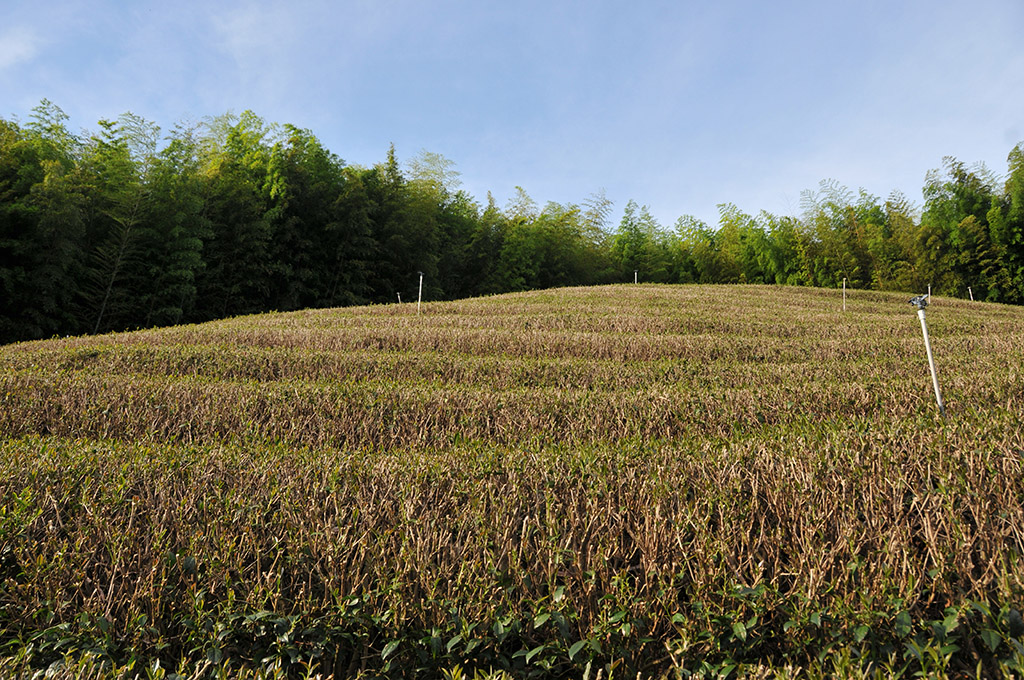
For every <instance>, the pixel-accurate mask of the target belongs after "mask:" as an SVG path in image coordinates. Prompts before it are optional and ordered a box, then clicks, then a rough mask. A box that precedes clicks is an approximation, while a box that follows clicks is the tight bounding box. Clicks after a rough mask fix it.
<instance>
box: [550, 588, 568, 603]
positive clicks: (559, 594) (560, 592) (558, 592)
mask: <svg viewBox="0 0 1024 680" xmlns="http://www.w3.org/2000/svg"><path fill="white" fill-rule="evenodd" d="M564 597H565V586H558V587H557V588H555V592H554V594H552V595H551V601H552V602H561V601H562V598H564Z"/></svg>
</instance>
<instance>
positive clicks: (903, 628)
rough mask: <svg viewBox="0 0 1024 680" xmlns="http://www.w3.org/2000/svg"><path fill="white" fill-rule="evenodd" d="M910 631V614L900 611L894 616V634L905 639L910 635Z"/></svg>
mask: <svg viewBox="0 0 1024 680" xmlns="http://www.w3.org/2000/svg"><path fill="white" fill-rule="evenodd" d="M910 630H911V625H910V614H909V613H908V612H906V611H902V612H900V613H899V614H897V615H896V634H897V635H899V636H900V637H906V636H907V635H909V634H910Z"/></svg>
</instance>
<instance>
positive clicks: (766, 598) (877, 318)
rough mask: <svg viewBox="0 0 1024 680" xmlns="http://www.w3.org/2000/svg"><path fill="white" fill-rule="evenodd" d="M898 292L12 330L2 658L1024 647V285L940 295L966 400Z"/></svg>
mask: <svg viewBox="0 0 1024 680" xmlns="http://www.w3.org/2000/svg"><path fill="white" fill-rule="evenodd" d="M907 297H908V296H907V295H902V294H895V293H882V292H866V291H850V293H849V298H848V300H847V308H846V311H844V310H843V300H842V293H841V291H835V290H821V289H809V288H785V287H783V288H780V287H770V286H711V285H708V286H699V285H686V286H668V285H625V286H603V287H589V288H566V289H557V290H547V291H537V292H529V293H514V294H505V295H497V296H492V297H486V298H476V299H471V300H464V301H458V302H439V303H427V304H424V305H423V307H422V309H421V310H420V313H417V306H416V305H415V304H404V305H373V306H367V307H353V308H344V309H330V310H309V311H301V312H289V313H276V314H262V315H256V316H245V317H237V318H232V319H227V320H223V321H217V322H211V323H206V324H200V325H192V326H179V327H173V328H164V329H156V330H146V331H137V332H132V333H119V334H111V335H104V336H87V337H77V338H66V339H54V340H48V341H36V342H29V343H21V344H16V345H9V346H5V347H0V432H3V433H5V436H4V438H2V439H0V480H2V481H0V499H2V507H3V508H5V510H4V513H3V515H2V516H0V532H2V537H3V545H4V546H5V547H4V548H3V552H2V554H0V603H2V609H0V649H3V650H7V651H5V652H3V654H4V655H6V656H5V658H6V659H7V661H0V670H4V669H7V670H9V671H10V670H12V669H20V670H22V671H24V670H25V669H28V668H38V667H45V666H47V665H49V664H51V663H53V662H55V661H58V660H61V659H63V662H64V663H65V664H68V666H67V667H68V668H82V667H84V666H83V664H85V665H88V664H89V663H91V662H90V659H91V658H98V659H100V660H106V661H107V662H109V663H110V664H112V666H110V667H109V668H113V669H117V668H122V669H123V668H125V667H126V666H131V664H135V665H134V666H131V667H132V668H134V671H133V672H141V671H140V669H141V668H142V667H143V666H145V667H147V668H150V669H151V670H152V668H153V664H154V663H155V662H156V660H160V666H161V668H162V669H179V670H181V671H182V672H184V673H192V672H195V671H196V669H198V668H200V667H201V666H202V665H203V664H204V663H207V662H208V663H209V664H212V667H214V668H222V669H233V670H232V672H236V671H237V670H238V669H239V668H243V667H244V668H248V669H262V670H260V671H259V672H261V673H271V674H272V673H274V672H277V671H274V670H273V669H274V668H276V669H278V671H280V672H285V671H287V672H289V673H296V672H298V669H299V668H300V667H301V668H306V669H307V670H309V669H312V670H313V671H315V672H318V673H323V674H325V675H326V674H330V673H337V674H339V675H353V674H356V673H359V672H364V673H384V674H391V675H403V674H408V673H411V672H412V670H413V669H417V668H419V669H420V670H421V672H423V673H426V674H433V675H438V674H440V673H442V672H454V669H456V668H463V669H465V670H466V672H468V673H470V675H472V672H471V671H472V670H474V669H480V670H486V669H495V670H497V669H505V670H506V671H507V672H509V673H511V674H512V675H514V676H517V677H518V676H524V677H525V676H527V675H530V674H531V673H533V674H556V675H559V674H569V675H579V674H581V673H583V672H585V671H586V669H587V668H590V673H591V676H592V677H593V675H595V674H596V673H597V671H598V670H599V669H605V670H604V673H605V675H606V676H608V675H609V674H610V673H611V672H612V669H617V670H615V673H616V674H619V673H623V672H624V674H625V675H627V676H629V677H635V676H636V675H637V673H640V674H641V675H644V676H646V675H655V676H656V675H660V674H665V673H669V674H671V673H683V674H686V673H698V674H699V673H707V674H713V673H716V672H720V671H724V670H726V669H727V668H732V669H733V670H734V671H735V672H737V673H740V674H746V673H753V674H756V673H758V672H764V671H765V669H768V668H771V669H775V670H779V669H786V668H788V669H790V670H791V671H793V670H794V669H801V670H802V671H803V672H805V673H806V674H807V675H809V676H811V677H815V676H829V675H835V674H837V673H840V672H847V673H854V672H860V671H862V670H863V671H872V672H873V671H880V670H881V669H883V668H888V669H889V671H887V672H891V673H893V674H896V673H897V672H904V673H906V674H907V675H909V674H912V673H913V672H917V671H924V672H928V673H935V672H938V671H941V672H946V671H947V670H949V669H960V670H964V671H968V670H969V671H971V672H973V671H974V670H975V669H976V668H981V669H984V670H986V672H989V673H999V672H1005V673H1009V672H1014V669H1016V672H1020V671H1021V670H1022V666H1021V663H1022V662H1024V652H1022V651H1021V650H1022V648H1021V647H1020V643H1021V635H1022V634H1024V624H1021V625H1020V626H1018V624H1017V622H1019V621H1020V614H1019V610H1020V609H1021V605H1022V601H1024V583H1022V582H1021V580H1020V575H1019V574H1020V570H1019V564H1020V562H1019V560H1020V557H1021V554H1022V552H1024V534H1022V532H1021V530H1020V527H1021V526H1024V479H1022V474H1021V463H1022V454H1024V432H1022V428H1021V427H1020V421H1019V414H1020V413H1021V412H1024V409H1022V406H1024V404H1022V400H1024V376H1022V374H1021V366H1024V323H1022V322H1024V310H1022V309H1020V308H1017V307H1010V306H1003V305H996V304H984V303H970V302H966V301H962V300H953V299H946V298H939V299H937V300H935V301H934V304H933V306H932V307H929V310H928V320H929V330H930V332H931V336H932V343H933V347H934V349H935V353H936V362H937V365H938V371H939V379H940V382H941V384H942V389H943V396H944V398H945V401H946V406H947V410H948V411H949V418H948V419H945V420H944V419H942V418H940V417H939V416H938V414H937V413H936V408H935V404H934V398H933V395H932V393H931V384H930V378H929V376H928V367H927V361H926V358H925V354H924V347H923V343H922V339H921V329H920V325H919V323H918V320H917V316H916V314H915V313H914V311H913V309H912V308H911V307H910V306H909V305H907V304H906V299H907ZM30 641H31V642H30ZM915 650H916V651H915ZM90 654H91V655H93V656H91V657H90V656H89V655H90ZM4 664H7V665H6V666H5V665H4ZM76 664H77V666H76ZM886 664H888V666H886ZM1014 664H1016V665H1014ZM759 669H760V670H759ZM901 669H902V670H901ZM111 672H113V671H111ZM154 672H155V671H154Z"/></svg>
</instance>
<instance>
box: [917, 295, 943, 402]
mask: <svg viewBox="0 0 1024 680" xmlns="http://www.w3.org/2000/svg"><path fill="white" fill-rule="evenodd" d="M929 288H930V286H929ZM929 299H931V294H930V293H929V294H928V295H918V296H917V297H912V298H910V300H909V302H910V304H912V305H914V306H915V307H917V318H919V319H921V333H923V334H924V348H925V350H926V351H927V352H928V368H929V369H930V370H931V372H932V386H933V387H935V403H937V404H938V405H939V413H941V414H942V417H943V418H945V417H946V407H945V406H943V405H942V393H941V392H939V378H938V376H937V375H936V374H935V359H933V358H932V343H931V341H930V340H929V339H928V324H927V323H926V322H925V320H924V308H925V307H927V306H928V300H929Z"/></svg>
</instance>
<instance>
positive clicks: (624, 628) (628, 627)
mask: <svg viewBox="0 0 1024 680" xmlns="http://www.w3.org/2000/svg"><path fill="white" fill-rule="evenodd" d="M619 630H621V631H622V634H623V635H629V634H630V632H632V630H633V626H632V624H630V623H629V622H626V623H624V624H622V628H620V629H619Z"/></svg>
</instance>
